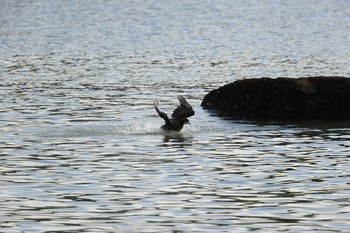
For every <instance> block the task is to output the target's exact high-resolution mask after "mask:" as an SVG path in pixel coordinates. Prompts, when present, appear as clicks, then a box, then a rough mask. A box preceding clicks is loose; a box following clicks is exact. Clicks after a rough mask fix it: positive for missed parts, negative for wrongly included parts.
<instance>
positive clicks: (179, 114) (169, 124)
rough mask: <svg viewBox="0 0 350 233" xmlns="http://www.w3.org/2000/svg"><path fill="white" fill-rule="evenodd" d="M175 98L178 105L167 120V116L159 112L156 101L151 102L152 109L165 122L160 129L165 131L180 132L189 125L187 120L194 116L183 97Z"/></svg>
mask: <svg viewBox="0 0 350 233" xmlns="http://www.w3.org/2000/svg"><path fill="white" fill-rule="evenodd" d="M177 98H178V99H179V101H180V105H179V106H178V107H177V108H176V109H175V110H174V112H173V114H171V118H170V119H169V117H168V115H167V114H166V113H164V112H162V111H160V110H159V102H158V100H154V101H153V105H154V108H155V109H156V111H157V113H158V114H159V116H160V117H161V118H163V119H164V120H165V125H163V126H162V127H161V128H162V129H164V130H166V131H180V130H181V129H182V128H183V127H184V125H185V124H190V121H189V120H188V119H187V118H189V117H190V116H193V115H194V111H193V108H192V106H191V105H190V104H189V103H188V102H187V100H186V99H185V97H183V96H182V95H178V96H177Z"/></svg>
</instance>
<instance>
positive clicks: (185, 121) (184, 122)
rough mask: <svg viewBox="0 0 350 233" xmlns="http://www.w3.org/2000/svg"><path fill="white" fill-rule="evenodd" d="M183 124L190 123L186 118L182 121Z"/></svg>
mask: <svg viewBox="0 0 350 233" xmlns="http://www.w3.org/2000/svg"><path fill="white" fill-rule="evenodd" d="M182 122H183V124H184V125H186V124H191V123H190V121H189V120H188V119H187V118H186V119H185V120H183V121H182Z"/></svg>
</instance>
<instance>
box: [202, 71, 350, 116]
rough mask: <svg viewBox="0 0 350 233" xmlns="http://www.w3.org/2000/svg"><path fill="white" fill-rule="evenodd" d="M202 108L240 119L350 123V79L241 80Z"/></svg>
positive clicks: (220, 90)
mask: <svg viewBox="0 0 350 233" xmlns="http://www.w3.org/2000/svg"><path fill="white" fill-rule="evenodd" d="M201 106H203V107H204V108H206V109H211V110H215V111H217V112H218V113H219V114H220V115H224V116H230V117H232V118H233V119H237V120H282V121H285V120H302V121H304V120H350V78H345V77H308V78H277V79H271V78H260V79H245V80H239V81H236V82H233V83H230V84H228V85H225V86H223V87H220V88H218V89H216V90H213V91H211V92H209V93H208V94H207V95H206V96H205V97H204V100H203V101H202V104H201Z"/></svg>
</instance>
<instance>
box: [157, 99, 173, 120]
mask: <svg viewBox="0 0 350 233" xmlns="http://www.w3.org/2000/svg"><path fill="white" fill-rule="evenodd" d="M153 106H154V109H155V110H156V111H157V113H158V115H159V116H160V117H161V118H163V119H164V120H165V122H166V123H171V121H170V119H169V117H168V115H167V114H166V113H165V112H162V111H160V110H159V102H158V100H156V99H155V100H153Z"/></svg>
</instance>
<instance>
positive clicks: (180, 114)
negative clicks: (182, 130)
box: [171, 95, 194, 120]
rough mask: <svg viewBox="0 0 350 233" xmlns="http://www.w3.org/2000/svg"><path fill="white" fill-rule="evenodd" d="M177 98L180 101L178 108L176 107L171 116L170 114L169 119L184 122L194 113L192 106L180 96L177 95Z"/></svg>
mask: <svg viewBox="0 0 350 233" xmlns="http://www.w3.org/2000/svg"><path fill="white" fill-rule="evenodd" d="M177 98H178V99H179V101H180V106H178V107H177V108H176V109H175V110H174V112H173V114H171V117H172V118H174V119H177V120H184V119H186V118H188V117H190V116H193V115H194V111H193V108H192V106H191V105H190V104H189V103H188V102H187V100H186V99H185V97H183V96H182V95H178V96H177Z"/></svg>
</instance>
